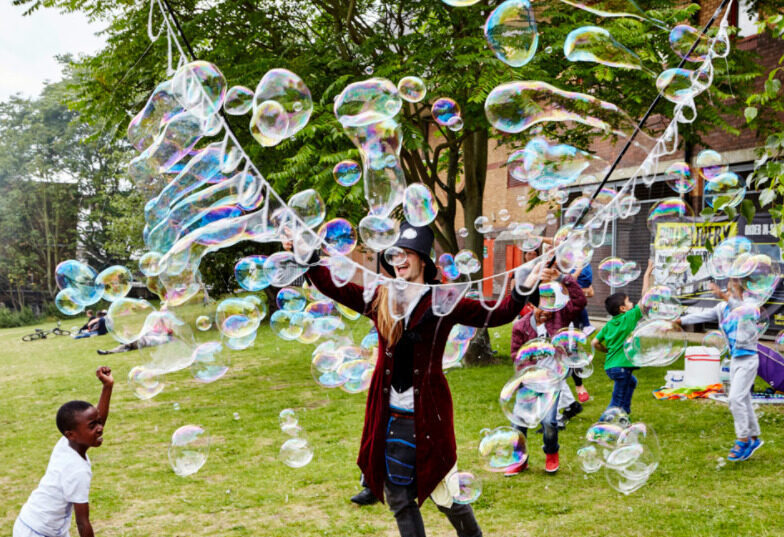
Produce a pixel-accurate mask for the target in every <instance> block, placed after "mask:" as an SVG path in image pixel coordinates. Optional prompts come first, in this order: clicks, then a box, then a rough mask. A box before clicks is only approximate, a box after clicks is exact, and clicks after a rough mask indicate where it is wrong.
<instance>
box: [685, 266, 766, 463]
mask: <svg viewBox="0 0 784 537" xmlns="http://www.w3.org/2000/svg"><path fill="white" fill-rule="evenodd" d="M711 291H712V292H713V294H714V295H715V296H716V297H717V298H719V299H721V302H719V303H718V304H717V305H716V306H715V307H713V308H712V309H710V310H707V311H704V312H700V313H692V314H689V315H685V316H684V317H681V318H680V319H679V321H678V322H679V324H681V325H692V324H698V323H704V322H709V321H714V322H718V323H719V328H720V329H721V331H722V332H723V333H724V337H725V338H726V339H727V345H728V346H729V350H730V356H731V358H732V362H731V365H730V393H729V396H728V397H727V401H728V403H729V407H730V412H731V413H732V419H733V420H734V422H735V436H736V437H737V440H735V444H734V445H733V447H732V449H731V450H730V453H729V455H728V456H727V460H730V461H745V460H746V459H748V458H749V457H751V455H752V453H754V452H755V451H757V450H758V449H759V448H760V447H761V446H762V444H763V441H762V439H761V438H760V427H759V422H758V421H757V415H756V414H755V413H754V407H753V406H752V400H751V388H752V386H753V385H754V379H755V378H757V367H758V366H759V355H758V354H757V341H758V339H759V330H758V328H757V321H758V320H759V317H758V315H757V318H756V319H755V318H754V317H755V311H756V308H755V307H754V306H753V305H744V304H743V302H742V298H743V284H742V283H741V281H740V280H738V279H731V280H729V284H728V286H727V292H723V291H722V290H721V289H719V286H718V285H716V284H715V283H711ZM738 307H743V308H748V310H749V315H737V314H736V315H730V314H731V313H732V312H733V310H735V309H736V308H738Z"/></svg>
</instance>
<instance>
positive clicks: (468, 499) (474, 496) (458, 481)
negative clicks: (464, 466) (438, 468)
mask: <svg viewBox="0 0 784 537" xmlns="http://www.w3.org/2000/svg"><path fill="white" fill-rule="evenodd" d="M447 479H448V481H449V482H451V483H450V484H449V485H447V486H448V487H449V488H450V490H457V492H456V493H455V494H454V496H452V499H453V500H454V501H455V503H459V504H471V503H474V502H475V501H476V500H478V499H479V496H481V495H482V480H481V479H480V478H478V477H477V476H475V475H474V474H472V473H471V472H456V473H454V474H452V475H450V476H449V477H448V478H447ZM453 487H454V488H453Z"/></svg>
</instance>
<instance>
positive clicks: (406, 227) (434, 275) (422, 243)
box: [379, 222, 438, 283]
mask: <svg viewBox="0 0 784 537" xmlns="http://www.w3.org/2000/svg"><path fill="white" fill-rule="evenodd" d="M434 238H435V237H434V235H433V230H432V229H430V228H429V227H427V226H423V227H414V226H412V225H411V224H409V223H408V222H403V223H402V224H400V236H399V237H398V239H397V242H396V243H395V244H394V246H397V247H398V248H405V249H407V250H412V251H414V252H416V253H418V254H419V257H421V258H422V260H423V261H424V262H425V283H438V269H437V268H436V264H435V263H433V260H432V259H430V250H432V248H433V239H434ZM379 256H380V261H381V266H382V267H384V270H386V271H387V272H389V274H391V275H392V276H394V275H395V269H394V267H393V266H392V265H390V264H389V263H387V260H386V259H385V258H384V254H383V253H381V254H379Z"/></svg>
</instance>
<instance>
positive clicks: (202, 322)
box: [196, 315, 212, 332]
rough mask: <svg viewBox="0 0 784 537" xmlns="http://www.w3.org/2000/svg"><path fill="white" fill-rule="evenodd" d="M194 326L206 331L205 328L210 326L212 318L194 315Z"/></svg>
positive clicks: (207, 328)
mask: <svg viewBox="0 0 784 537" xmlns="http://www.w3.org/2000/svg"><path fill="white" fill-rule="evenodd" d="M196 328H198V329H199V330H201V331H202V332H206V331H207V330H209V329H210V328H212V319H210V318H209V317H207V316H206V315H199V316H198V317H196Z"/></svg>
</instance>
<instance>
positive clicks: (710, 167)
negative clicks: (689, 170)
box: [694, 149, 729, 181]
mask: <svg viewBox="0 0 784 537" xmlns="http://www.w3.org/2000/svg"><path fill="white" fill-rule="evenodd" d="M723 160H724V159H723V157H722V156H721V155H720V154H719V153H717V152H716V151H714V150H713V149H703V150H702V151H700V152H699V154H698V155H697V158H696V159H694V167H695V168H697V170H698V171H699V173H700V175H701V176H702V178H703V179H705V180H706V181H709V180H711V179H713V178H714V177H717V176H719V175H721V174H723V173H725V172H728V171H729V166H727V165H726V164H722V161H723Z"/></svg>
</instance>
